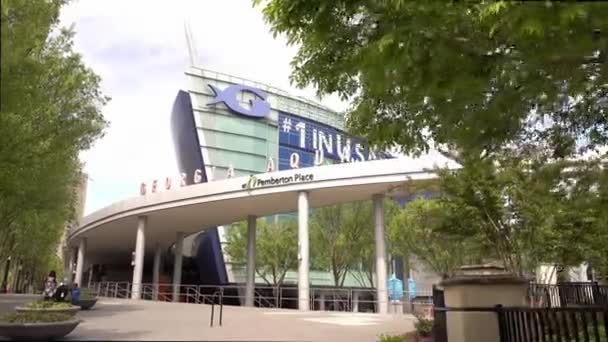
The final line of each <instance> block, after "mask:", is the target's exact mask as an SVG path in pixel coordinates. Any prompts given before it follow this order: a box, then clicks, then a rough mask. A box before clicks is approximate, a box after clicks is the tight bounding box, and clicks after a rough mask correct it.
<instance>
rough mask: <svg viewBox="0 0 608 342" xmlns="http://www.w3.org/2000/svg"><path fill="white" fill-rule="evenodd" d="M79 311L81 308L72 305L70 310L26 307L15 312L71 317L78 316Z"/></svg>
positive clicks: (16, 308)
mask: <svg viewBox="0 0 608 342" xmlns="http://www.w3.org/2000/svg"><path fill="white" fill-rule="evenodd" d="M79 310H80V306H75V305H72V306H71V307H69V308H44V309H38V308H27V307H24V306H17V307H15V311H17V312H36V313H45V312H48V313H58V314H66V315H70V316H74V315H76V313H77V312H78V311H79Z"/></svg>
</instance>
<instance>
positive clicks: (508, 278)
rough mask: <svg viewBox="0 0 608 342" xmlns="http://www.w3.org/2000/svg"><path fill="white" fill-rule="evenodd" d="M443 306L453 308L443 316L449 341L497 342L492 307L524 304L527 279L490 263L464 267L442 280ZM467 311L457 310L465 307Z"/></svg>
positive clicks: (498, 337)
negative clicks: (453, 275) (451, 276)
mask: <svg viewBox="0 0 608 342" xmlns="http://www.w3.org/2000/svg"><path fill="white" fill-rule="evenodd" d="M441 286H442V287H443V288H444V296H445V305H446V307H448V308H453V309H454V310H452V311H449V314H447V315H446V322H447V335H448V341H449V342H468V341H484V342H499V341H500V330H499V322H498V320H497V319H496V314H495V313H494V308H495V307H496V305H498V304H501V305H504V306H524V305H526V303H527V300H526V298H527V286H528V280H527V279H523V278H519V277H517V276H515V275H512V274H509V273H506V272H505V271H504V269H502V268H499V267H496V266H491V265H480V266H465V267H462V268H461V270H460V272H458V274H457V275H456V276H455V277H453V278H450V279H445V280H443V281H442V282H441ZM466 308H468V309H469V311H459V310H457V309H466Z"/></svg>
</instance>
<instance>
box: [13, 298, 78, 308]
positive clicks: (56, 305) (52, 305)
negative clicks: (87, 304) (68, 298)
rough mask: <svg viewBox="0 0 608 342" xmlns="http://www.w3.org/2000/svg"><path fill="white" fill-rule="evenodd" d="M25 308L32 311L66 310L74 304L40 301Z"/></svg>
mask: <svg viewBox="0 0 608 342" xmlns="http://www.w3.org/2000/svg"><path fill="white" fill-rule="evenodd" d="M25 307H26V308H30V309H59V308H61V309H65V308H71V307H72V304H70V303H67V302H56V301H54V300H40V301H36V302H31V303H28V304H27V305H26V306H25Z"/></svg>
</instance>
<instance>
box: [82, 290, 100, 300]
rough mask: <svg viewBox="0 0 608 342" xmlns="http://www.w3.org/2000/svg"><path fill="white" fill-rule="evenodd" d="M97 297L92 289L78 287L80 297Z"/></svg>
mask: <svg viewBox="0 0 608 342" xmlns="http://www.w3.org/2000/svg"><path fill="white" fill-rule="evenodd" d="M95 298H97V292H95V290H92V289H88V288H84V289H80V299H82V300H84V299H95Z"/></svg>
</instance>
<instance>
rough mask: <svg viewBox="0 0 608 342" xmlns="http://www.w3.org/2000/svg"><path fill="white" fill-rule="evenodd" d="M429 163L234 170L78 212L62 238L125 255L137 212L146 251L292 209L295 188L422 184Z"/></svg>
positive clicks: (402, 189)
mask: <svg viewBox="0 0 608 342" xmlns="http://www.w3.org/2000/svg"><path fill="white" fill-rule="evenodd" d="M432 169H433V165H423V166H420V164H418V163H417V165H412V163H409V162H408V161H407V160H404V159H388V160H377V161H367V162H356V163H348V164H336V165H326V166H318V167H309V168H304V169H299V170H287V171H278V172H271V173H264V174H257V175H255V177H256V178H257V179H258V180H262V181H264V180H266V181H268V180H270V179H272V178H274V179H281V178H282V180H283V182H280V184H265V185H259V186H254V187H251V188H247V186H246V184H247V183H248V182H249V180H250V178H249V177H238V178H231V179H226V180H220V181H213V182H209V183H201V184H196V185H190V186H184V187H181V188H176V189H173V190H169V191H165V192H159V193H150V194H147V195H144V196H139V197H133V198H129V199H126V200H123V201H120V202H116V203H114V204H112V205H110V206H108V207H105V208H103V209H101V210H98V211H96V212H94V213H92V214H90V215H88V216H86V217H84V218H83V219H82V222H81V224H80V226H79V227H78V228H76V229H75V230H73V231H72V232H71V233H70V236H69V238H68V244H69V245H70V246H74V247H75V246H77V244H78V241H79V238H81V237H86V238H87V240H88V247H87V256H90V257H93V258H94V259H95V260H98V261H100V260H112V259H117V258H120V259H122V258H128V259H130V254H131V251H132V250H133V248H134V246H135V235H136V230H137V217H138V216H142V215H143V216H147V217H148V223H147V227H146V254H147V255H150V254H149V253H151V252H152V250H153V248H154V247H155V245H156V244H160V246H161V247H163V248H168V247H169V246H171V245H172V244H173V242H174V241H175V236H176V233H177V232H184V233H186V234H191V233H195V232H199V231H201V230H204V229H207V228H210V227H216V226H219V225H226V224H230V223H233V222H237V221H241V220H245V219H246V218H247V216H248V215H255V216H258V217H261V216H267V215H272V214H277V213H286V212H294V211H296V210H297V194H298V192H300V191H308V192H309V200H310V207H311V208H315V207H322V206H326V205H332V204H338V203H345V202H353V201H359V200H366V199H370V198H371V197H372V195H374V194H387V195H391V196H392V195H401V194H407V193H408V192H409V191H408V189H411V187H410V186H404V185H408V184H414V183H417V184H420V183H421V184H420V186H423V187H424V186H425V184H424V183H426V182H429V180H432V179H434V178H436V175H435V174H434V173H433V171H432ZM297 175H301V176H300V177H298V176H297ZM311 175H312V177H311ZM298 178H299V179H300V180H297V179H298ZM310 178H312V179H310ZM289 180H291V181H289ZM425 181H426V182H425ZM260 183H261V182H260ZM260 183H257V184H260ZM267 183H271V182H267ZM416 188H417V189H420V188H419V187H418V186H416ZM370 225H371V220H370ZM370 229H371V227H370Z"/></svg>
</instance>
